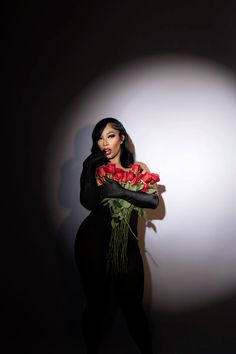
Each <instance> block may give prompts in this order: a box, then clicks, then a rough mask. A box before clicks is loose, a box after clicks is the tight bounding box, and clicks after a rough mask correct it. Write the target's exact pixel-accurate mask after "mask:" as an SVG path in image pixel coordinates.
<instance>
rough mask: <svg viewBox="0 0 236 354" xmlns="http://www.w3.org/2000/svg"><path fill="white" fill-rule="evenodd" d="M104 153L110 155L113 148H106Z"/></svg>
mask: <svg viewBox="0 0 236 354" xmlns="http://www.w3.org/2000/svg"><path fill="white" fill-rule="evenodd" d="M103 151H104V154H105V155H110V154H111V149H104V150H103Z"/></svg>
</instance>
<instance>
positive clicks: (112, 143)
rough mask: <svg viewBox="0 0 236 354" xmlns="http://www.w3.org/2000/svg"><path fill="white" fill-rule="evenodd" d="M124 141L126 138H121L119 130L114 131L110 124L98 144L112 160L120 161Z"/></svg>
mask: <svg viewBox="0 0 236 354" xmlns="http://www.w3.org/2000/svg"><path fill="white" fill-rule="evenodd" d="M123 140H124V136H123V135H122V136H120V132H119V130H116V129H114V128H113V127H112V125H111V123H108V124H107V125H106V126H105V128H104V130H103V132H102V134H101V136H100V138H99V139H98V142H97V143H98V147H99V149H100V150H101V151H102V152H104V153H105V155H106V156H107V157H108V158H109V159H110V160H112V159H115V160H117V161H119V159H120V148H121V144H122V143H123Z"/></svg>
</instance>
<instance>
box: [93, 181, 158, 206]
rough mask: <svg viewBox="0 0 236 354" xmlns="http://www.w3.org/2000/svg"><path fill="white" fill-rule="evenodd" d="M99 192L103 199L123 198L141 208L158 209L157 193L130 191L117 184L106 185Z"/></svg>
mask: <svg viewBox="0 0 236 354" xmlns="http://www.w3.org/2000/svg"><path fill="white" fill-rule="evenodd" d="M99 190H100V195H101V197H102V198H121V199H124V200H126V201H128V202H129V203H131V204H133V205H135V206H137V207H140V208H149V209H156V208H157V206H158V203H159V198H158V195H157V194H156V193H153V194H147V193H144V192H134V191H130V190H128V189H125V188H123V187H121V186H120V185H119V184H118V183H116V182H112V183H106V184H104V185H102V186H100V187H99Z"/></svg>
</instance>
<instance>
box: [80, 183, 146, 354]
mask: <svg viewBox="0 0 236 354" xmlns="http://www.w3.org/2000/svg"><path fill="white" fill-rule="evenodd" d="M81 188H83V183H82V184H81ZM99 188H100V187H97V189H99ZM133 193H136V192H133ZM94 197H95V196H94ZM137 221H138V215H137V212H136V211H133V213H132V216H131V219H130V226H131V229H132V231H133V232H134V234H136V235H137ZM110 236H111V214H110V210H109V207H108V206H102V205H101V204H98V205H97V207H96V208H94V210H92V211H91V213H90V214H89V215H88V217H87V218H86V219H85V220H84V221H83V222H82V224H81V225H80V228H79V230H78V232H77V235H76V240H75V260H76V264H77V266H78V270H79V273H80V276H81V281H82V284H83V287H84V292H85V297H86V307H85V311H84V315H83V329H84V336H85V344H86V348H87V353H88V354H96V353H98V350H99V343H100V339H101V336H102V328H103V327H102V325H103V321H104V316H105V313H106V307H107V305H108V302H109V297H110V294H111V288H113V291H114V292H115V295H116V298H117V301H118V303H119V305H120V307H121V309H122V311H123V314H124V317H125V319H126V321H127V326H128V328H129V331H130V334H131V336H132V337H133V339H134V341H135V343H136V344H137V346H138V348H139V349H140V353H142V354H151V353H152V349H151V336H150V331H149V325H148V321H147V318H146V315H145V312H144V310H143V306H142V300H143V290H144V270H143V261H142V257H141V254H140V250H139V246H138V242H137V240H136V239H135V237H134V236H133V235H132V233H131V232H130V233H129V238H128V247H127V256H128V271H127V273H120V274H118V275H115V276H113V277H111V276H110V275H109V273H108V272H107V269H106V266H107V264H106V257H107V253H108V247H109V240H110Z"/></svg>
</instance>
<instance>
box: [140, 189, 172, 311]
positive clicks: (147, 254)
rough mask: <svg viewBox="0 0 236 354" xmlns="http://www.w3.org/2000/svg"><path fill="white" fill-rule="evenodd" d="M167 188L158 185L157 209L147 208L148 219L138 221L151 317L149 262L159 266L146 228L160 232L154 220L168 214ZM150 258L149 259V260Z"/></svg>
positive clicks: (146, 302) (145, 290)
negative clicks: (148, 243) (148, 241)
mask: <svg viewBox="0 0 236 354" xmlns="http://www.w3.org/2000/svg"><path fill="white" fill-rule="evenodd" d="M165 191H166V188H165V186H164V185H161V184H159V185H158V195H159V204H158V207H157V209H154V210H153V209H146V212H147V216H148V219H147V221H145V220H144V219H141V218H140V219H139V223H138V237H139V246H140V250H141V254H142V258H143V264H144V277H145V284H144V297H143V302H144V307H145V310H146V312H147V314H148V316H149V317H151V311H152V290H153V289H152V279H151V271H150V266H149V263H152V264H153V265H154V267H158V262H157V260H156V259H154V257H153V256H152V253H151V251H149V250H147V249H146V247H145V231H146V228H151V229H153V231H154V232H155V233H157V234H158V229H157V227H156V225H155V224H154V223H153V221H154V220H163V219H164V217H165V215H166V209H165V203H164V200H163V198H162V194H163V193H165ZM148 259H149V261H148Z"/></svg>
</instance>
